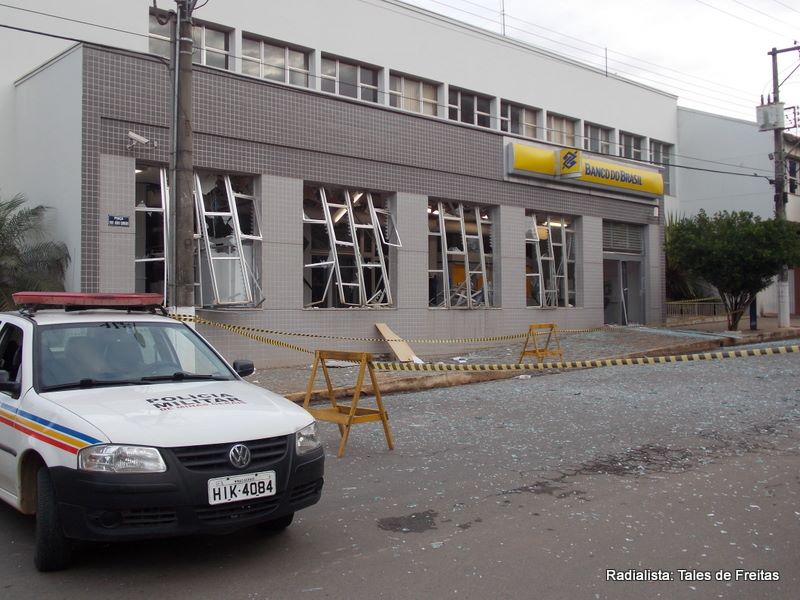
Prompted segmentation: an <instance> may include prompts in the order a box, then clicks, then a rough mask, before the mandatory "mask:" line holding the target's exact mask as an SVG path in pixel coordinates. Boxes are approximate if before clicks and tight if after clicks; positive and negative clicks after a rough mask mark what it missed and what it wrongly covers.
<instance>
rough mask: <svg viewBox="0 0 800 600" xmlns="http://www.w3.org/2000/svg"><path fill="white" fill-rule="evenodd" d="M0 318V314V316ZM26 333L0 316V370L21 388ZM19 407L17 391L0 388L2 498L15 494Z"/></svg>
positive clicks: (20, 436) (24, 386)
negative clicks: (19, 384) (1, 389)
mask: <svg viewBox="0 0 800 600" xmlns="http://www.w3.org/2000/svg"><path fill="white" fill-rule="evenodd" d="M0 319H2V317H0ZM29 337H30V336H29V335H26V334H25V331H24V329H23V327H21V326H20V325H18V324H14V323H12V322H9V321H8V320H5V319H3V320H0V371H2V372H3V373H4V375H3V377H5V374H6V373H7V376H8V381H17V382H19V383H21V384H22V385H21V389H22V390H23V392H24V390H25V389H27V388H29V387H30V384H29V382H24V381H23V379H24V378H29V377H30V372H31V371H30V369H29V368H25V367H26V366H27V365H24V364H23V356H25V355H28V356H29V355H30V353H24V352H23V351H24V348H25V343H26V342H29V341H30V340H29ZM19 408H20V394H18V393H13V392H9V391H0V491H1V492H2V493H3V496H4V497H5V499H6V500H9V501H13V500H12V498H10V497H9V495H10V496H13V499H16V496H17V493H18V492H17V460H18V454H19V452H20V450H21V449H22V448H23V447H24V443H25V437H26V436H25V434H24V433H23V432H22V431H20V430H19V429H18V428H17V416H18V412H19Z"/></svg>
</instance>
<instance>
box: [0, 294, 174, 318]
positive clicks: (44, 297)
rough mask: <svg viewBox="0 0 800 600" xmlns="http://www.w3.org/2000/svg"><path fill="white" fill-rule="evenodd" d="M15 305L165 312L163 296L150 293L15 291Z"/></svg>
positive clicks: (34, 307)
mask: <svg viewBox="0 0 800 600" xmlns="http://www.w3.org/2000/svg"><path fill="white" fill-rule="evenodd" d="M11 297H12V298H13V299H14V302H15V303H16V304H17V306H20V307H21V308H23V309H25V310H26V311H28V312H35V311H36V310H37V309H39V308H44V307H62V308H63V309H64V310H67V311H70V310H85V309H91V308H111V309H117V310H127V311H128V312H130V311H133V310H149V311H151V312H155V311H156V310H159V311H160V312H161V313H163V314H166V310H165V309H164V306H163V303H164V297H163V296H162V295H161V294H151V293H119V294H104V293H80V292H15V293H14V294H12V295H11Z"/></svg>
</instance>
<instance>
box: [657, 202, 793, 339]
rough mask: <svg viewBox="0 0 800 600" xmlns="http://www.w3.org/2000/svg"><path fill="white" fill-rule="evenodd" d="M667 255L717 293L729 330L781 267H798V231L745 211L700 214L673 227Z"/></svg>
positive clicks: (736, 325)
mask: <svg viewBox="0 0 800 600" xmlns="http://www.w3.org/2000/svg"><path fill="white" fill-rule="evenodd" d="M666 254H667V257H668V260H669V262H670V264H671V265H674V266H675V267H676V268H678V269H680V270H683V271H685V272H687V273H689V274H690V275H695V276H697V277H699V278H700V279H702V280H704V281H706V282H707V283H709V284H711V285H713V286H714V287H715V288H717V291H718V292H719V295H720V298H721V299H722V303H723V305H724V306H725V311H726V313H727V317H728V328H729V329H732V330H734V329H737V328H738V326H739V320H740V319H741V318H742V315H743V314H744V311H745V310H746V309H747V308H748V307H749V306H750V303H751V302H753V301H754V300H755V298H756V294H758V292H760V291H761V290H763V289H765V288H766V287H767V286H769V284H770V283H771V282H772V278H773V277H774V276H775V275H776V274H777V273H778V271H779V270H780V267H781V265H783V264H786V265H797V264H800V226H798V223H794V222H791V221H782V220H776V219H769V220H766V221H764V220H761V218H760V217H756V216H753V213H750V212H747V211H740V212H728V211H722V212H718V213H716V214H714V216H713V217H709V216H708V215H707V214H706V213H705V211H703V210H701V211H700V213H699V214H698V215H696V216H695V217H692V218H684V219H681V220H678V221H677V222H676V223H675V224H674V226H673V228H672V231H671V232H670V236H669V238H668V239H667V242H666Z"/></svg>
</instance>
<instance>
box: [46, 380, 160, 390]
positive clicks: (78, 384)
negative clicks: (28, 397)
mask: <svg viewBox="0 0 800 600" xmlns="http://www.w3.org/2000/svg"><path fill="white" fill-rule="evenodd" d="M143 383H147V381H145V380H142V379H90V378H86V379H81V380H80V381H71V382H69V383H58V384H56V385H46V386H42V391H44V392H56V391H58V390H78V389H85V388H92V387H108V386H114V385H142V384H143Z"/></svg>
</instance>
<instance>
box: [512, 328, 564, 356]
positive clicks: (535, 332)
mask: <svg viewBox="0 0 800 600" xmlns="http://www.w3.org/2000/svg"><path fill="white" fill-rule="evenodd" d="M540 336H541V337H543V338H544V337H545V336H547V337H546V338H545V340H544V344H540V343H539V338H540ZM531 342H532V343H531ZM551 343H553V344H554V345H555V346H554V347H551V346H550V344H551ZM529 345H531V348H530V350H529V349H528V346H529ZM526 356H533V357H534V358H536V362H544V359H545V358H547V357H548V356H557V357H558V359H559V361H563V360H564V353H563V352H561V344H560V343H559V341H558V331H556V325H555V323H533V324H532V325H530V326H529V327H528V337H526V338H525V345H524V346H523V347H522V353H521V354H520V355H519V361H518V362H519V363H520V364H522V361H523V360H525V357H526Z"/></svg>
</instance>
